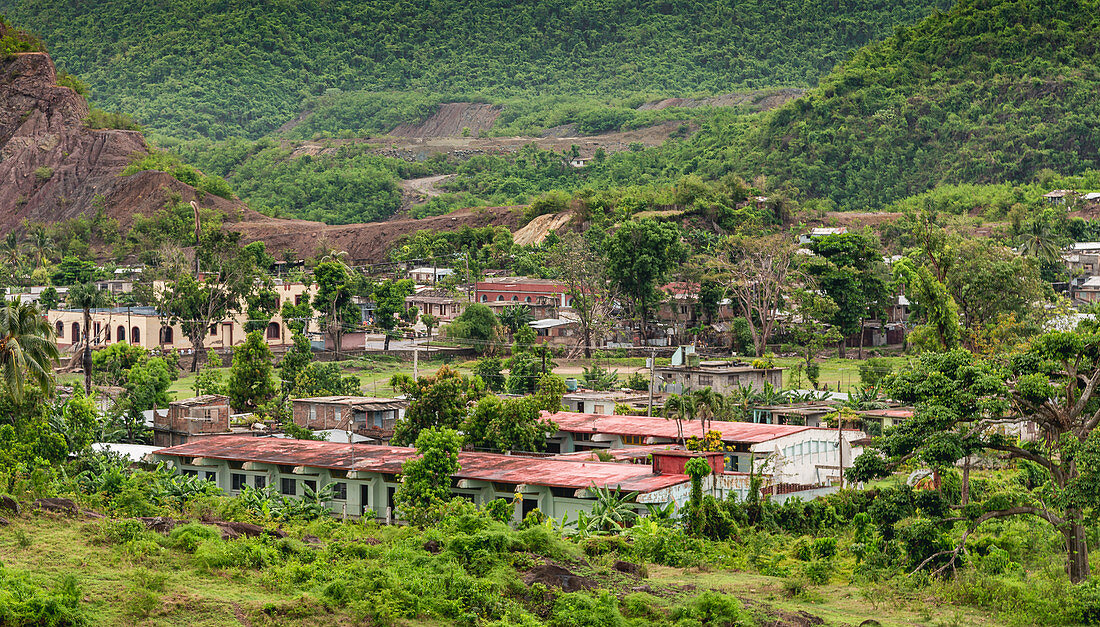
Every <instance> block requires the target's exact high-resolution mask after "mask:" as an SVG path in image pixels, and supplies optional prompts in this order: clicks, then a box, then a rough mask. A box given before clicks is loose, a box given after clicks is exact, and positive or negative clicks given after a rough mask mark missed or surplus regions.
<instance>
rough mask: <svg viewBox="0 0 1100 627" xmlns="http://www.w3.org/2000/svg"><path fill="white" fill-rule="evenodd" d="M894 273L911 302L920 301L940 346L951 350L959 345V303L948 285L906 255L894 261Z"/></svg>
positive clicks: (960, 335) (921, 308) (917, 302)
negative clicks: (915, 264) (904, 287)
mask: <svg viewBox="0 0 1100 627" xmlns="http://www.w3.org/2000/svg"><path fill="white" fill-rule="evenodd" d="M894 274H895V275H896V276H897V277H898V280H899V281H900V282H901V283H903V284H904V285H905V286H906V287H908V288H909V294H910V295H911V296H912V299H913V301H914V303H916V304H918V305H920V311H921V312H922V313H923V314H924V318H925V320H926V321H927V324H928V327H929V328H930V329H932V330H933V331H934V332H935V334H936V339H937V340H938V344H939V348H942V349H947V350H951V349H953V348H955V347H956V346H958V345H959V342H960V340H961V338H962V330H961V329H960V328H959V307H958V305H956V304H955V299H954V298H951V294H949V293H948V292H947V287H945V286H944V284H943V283H941V282H939V281H938V280H936V277H935V276H933V275H932V272H931V271H930V270H929V269H928V268H926V267H924V266H921V267H919V268H918V267H915V266H914V265H913V262H912V261H911V260H909V259H901V260H899V261H897V263H895V264H894Z"/></svg>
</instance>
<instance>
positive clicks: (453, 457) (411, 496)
mask: <svg viewBox="0 0 1100 627" xmlns="http://www.w3.org/2000/svg"><path fill="white" fill-rule="evenodd" d="M461 447H462V436H461V435H459V433H458V432H457V431H455V430H454V429H447V428H442V427H432V428H429V429H425V430H424V431H421V432H420V433H419V434H417V436H416V453H417V456H416V457H413V458H410V459H408V460H406V461H405V463H404V464H403V465H402V467H401V486H400V487H398V488H397V491H396V492H395V493H394V496H393V500H394V503H395V504H396V505H397V509H398V511H399V512H400V513H401V515H402V516H403V517H404V518H405V519H406V520H407V521H409V522H410V523H413V524H420V525H423V524H425V523H430V522H432V521H433V518H434V516H433V510H436V509H438V508H439V507H441V506H442V505H444V504H445V503H446V502H447V501H450V500H451V477H452V476H453V475H454V474H455V473H456V472H458V471H459V469H460V468H461V467H462V466H461V464H459V462H458V452H459V450H460V449H461Z"/></svg>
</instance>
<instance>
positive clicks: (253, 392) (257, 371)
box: [226, 331, 275, 412]
mask: <svg viewBox="0 0 1100 627" xmlns="http://www.w3.org/2000/svg"><path fill="white" fill-rule="evenodd" d="M271 361H272V359H271V349H270V348H268V346H267V342H266V341H264V335H263V332H262V331H253V332H252V333H249V334H248V337H246V338H245V340H244V343H243V344H241V345H240V346H237V347H235V348H234V349H233V365H232V366H231V367H230V369H229V381H228V383H227V384H226V394H227V395H228V396H229V402H230V404H231V405H232V406H233V408H234V409H236V410H237V411H240V412H246V411H256V409H257V408H259V407H260V406H261V405H263V404H264V403H266V402H267V401H269V400H271V399H272V398H273V397H274V396H275V377H274V376H272V373H273V372H274V370H275V369H274V367H273V366H272V365H271Z"/></svg>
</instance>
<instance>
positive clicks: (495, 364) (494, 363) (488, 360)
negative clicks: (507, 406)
mask: <svg viewBox="0 0 1100 627" xmlns="http://www.w3.org/2000/svg"><path fill="white" fill-rule="evenodd" d="M501 368H503V365H502V364H501V362H500V358H499V357H492V356H489V355H486V356H485V357H482V358H481V359H478V360H477V363H475V364H474V367H473V373H474V376H475V377H481V380H482V381H484V382H485V386H486V387H487V388H489V389H490V390H492V391H494V392H503V391H504V375H503V374H501Z"/></svg>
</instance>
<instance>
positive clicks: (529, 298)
mask: <svg viewBox="0 0 1100 627" xmlns="http://www.w3.org/2000/svg"><path fill="white" fill-rule="evenodd" d="M523 300H524V302H528V303H529V302H531V297H530V296H528V297H527V298H524V299H523Z"/></svg>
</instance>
